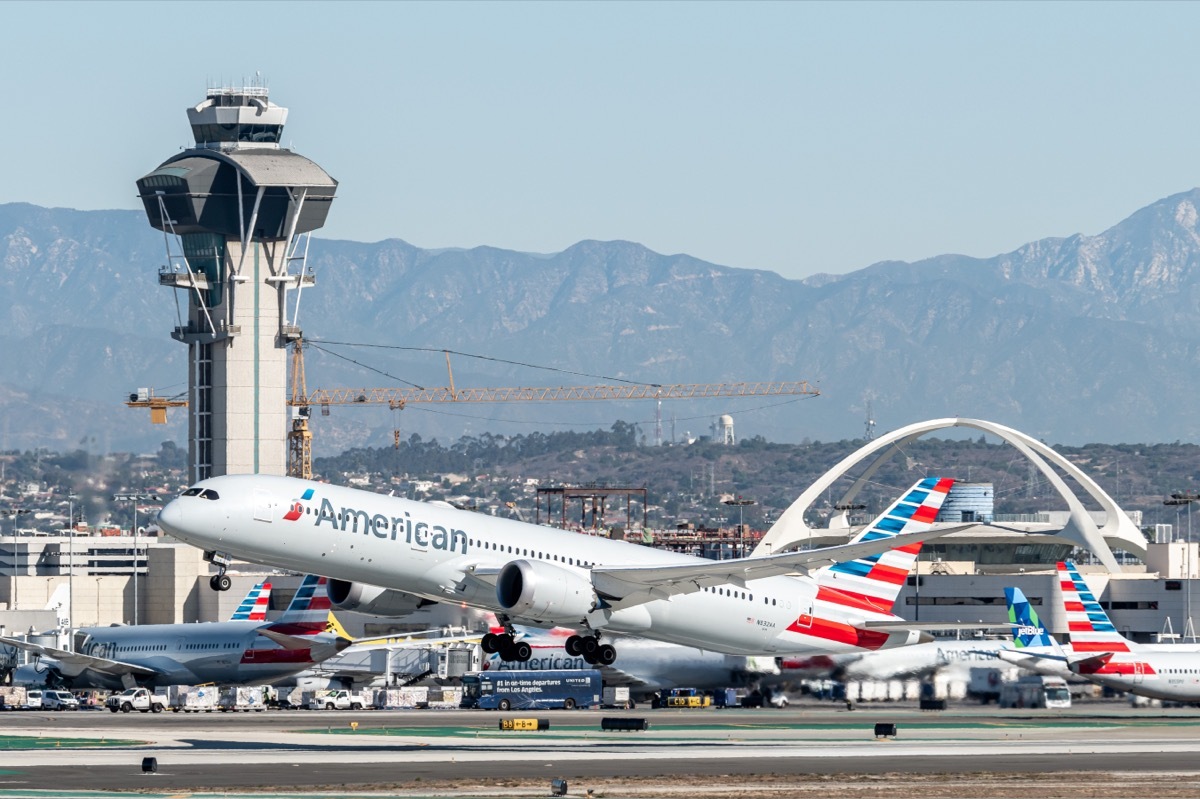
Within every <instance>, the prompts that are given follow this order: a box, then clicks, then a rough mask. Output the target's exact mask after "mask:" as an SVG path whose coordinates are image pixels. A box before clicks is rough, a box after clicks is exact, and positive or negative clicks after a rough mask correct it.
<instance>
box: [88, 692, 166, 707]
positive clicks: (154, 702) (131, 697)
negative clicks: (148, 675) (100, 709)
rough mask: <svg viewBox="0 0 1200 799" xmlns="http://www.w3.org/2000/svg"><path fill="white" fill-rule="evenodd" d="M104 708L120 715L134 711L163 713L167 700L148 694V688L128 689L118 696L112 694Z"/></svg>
mask: <svg viewBox="0 0 1200 799" xmlns="http://www.w3.org/2000/svg"><path fill="white" fill-rule="evenodd" d="M104 706H105V707H106V708H108V709H109V710H110V711H112V712H113V713H116V712H117V711H118V710H119V711H121V712H122V713H129V712H131V711H134V710H140V711H141V712H142V713H150V712H151V711H153V712H155V713H161V712H163V709H164V708H166V706H167V698H166V697H165V696H159V695H157V694H152V693H150V689H148V688H130V689H129V690H127V691H122V692H121V693H119V694H114V695H113V696H110V697H109V698H108V701H107V702H105V703H104Z"/></svg>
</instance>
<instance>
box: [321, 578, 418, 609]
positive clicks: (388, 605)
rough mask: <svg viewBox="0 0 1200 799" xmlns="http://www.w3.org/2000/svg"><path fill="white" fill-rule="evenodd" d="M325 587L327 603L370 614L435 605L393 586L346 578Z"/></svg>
mask: <svg viewBox="0 0 1200 799" xmlns="http://www.w3.org/2000/svg"><path fill="white" fill-rule="evenodd" d="M325 590H326V592H327V593H328V594H329V603H330V604H331V605H333V607H334V609H335V610H346V611H354V612H356V613H367V614H369V615H371V616H407V615H408V614H409V613H412V612H413V611H415V610H418V609H420V608H423V607H427V606H429V605H436V604H437V603H436V602H431V601H430V600H428V599H422V598H421V597H419V596H414V595H413V594H406V593H405V592H403V591H396V590H395V589H392V588H380V587H379V586H377V585H367V584H366V583H351V582H347V581H345V580H329V581H327V583H326V588H325Z"/></svg>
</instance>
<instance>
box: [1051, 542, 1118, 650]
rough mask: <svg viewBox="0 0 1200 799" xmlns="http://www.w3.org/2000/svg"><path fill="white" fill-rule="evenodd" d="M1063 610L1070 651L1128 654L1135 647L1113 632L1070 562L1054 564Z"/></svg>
mask: <svg viewBox="0 0 1200 799" xmlns="http://www.w3.org/2000/svg"><path fill="white" fill-rule="evenodd" d="M1058 580H1059V585H1060V586H1061V588H1062V597H1063V609H1064V610H1065V611H1066V613H1067V629H1068V630H1070V631H1071V649H1072V650H1074V651H1075V652H1078V653H1086V652H1131V651H1133V650H1134V649H1135V648H1136V644H1134V643H1133V642H1131V641H1129V640H1128V639H1127V638H1125V636H1123V635H1121V634H1120V633H1119V632H1117V628H1116V627H1115V626H1114V625H1113V623H1112V621H1110V620H1109V618H1108V614H1107V613H1106V612H1105V611H1104V608H1102V607H1100V602H1099V601H1098V600H1097V599H1096V597H1095V596H1094V595H1093V594H1092V589H1090V588H1088V584H1087V583H1085V582H1084V581H1083V577H1081V576H1080V574H1079V570H1078V569H1076V568H1075V564H1074V563H1072V562H1071V561H1067V562H1065V563H1059V564H1058Z"/></svg>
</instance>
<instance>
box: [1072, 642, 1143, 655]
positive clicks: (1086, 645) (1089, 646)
mask: <svg viewBox="0 0 1200 799" xmlns="http://www.w3.org/2000/svg"><path fill="white" fill-rule="evenodd" d="M1071 649H1072V650H1074V651H1075V652H1128V651H1129V647H1128V646H1126V645H1125V644H1124V643H1122V642H1121V641H1075V640H1072V641H1071Z"/></svg>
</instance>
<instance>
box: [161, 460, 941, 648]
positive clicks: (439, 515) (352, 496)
mask: <svg viewBox="0 0 1200 799" xmlns="http://www.w3.org/2000/svg"><path fill="white" fill-rule="evenodd" d="M159 524H160V526H161V527H162V528H163V529H164V530H166V531H167V532H169V533H171V534H172V535H175V536H177V537H178V538H180V539H182V540H184V541H187V542H189V543H191V544H194V545H195V546H198V547H202V548H204V549H208V550H216V551H222V552H227V553H230V554H232V555H235V556H238V557H241V558H245V559H248V560H252V561H257V562H261V563H267V564H271V565H274V566H278V567H283V568H289V569H294V570H296V571H305V572H313V573H319V574H323V575H326V576H328V577H331V578H337V579H341V580H351V581H358V582H362V583H367V584H371V585H378V586H384V587H387V588H393V589H396V590H400V591H405V592H408V593H411V594H415V595H417V596H420V597H423V598H426V599H429V600H432V601H440V602H445V601H453V602H460V603H463V604H466V605H470V606H473V607H477V608H481V609H485V610H490V611H493V612H496V613H505V608H503V607H502V606H501V605H500V604H499V602H498V599H497V595H496V589H495V587H494V586H493V585H491V584H489V583H488V582H487V581H486V580H483V579H478V578H476V577H474V576H473V575H475V574H477V573H486V572H488V571H489V570H490V571H492V572H493V573H494V571H495V570H497V569H500V568H502V567H504V566H505V565H506V564H508V563H510V562H513V561H527V562H536V563H538V564H544V565H546V566H550V567H553V568H554V569H555V570H561V572H562V573H565V574H567V576H568V577H569V578H570V579H572V580H580V581H584V582H586V583H587V584H588V585H590V580H591V578H590V570H591V569H599V568H604V567H628V566H661V565H669V564H694V563H704V564H712V565H713V566H714V571H715V569H716V568H717V566H716V564H715V563H714V562H713V561H705V560H703V559H701V558H696V557H692V556H688V555H680V554H676V553H671V552H665V551H661V550H655V549H650V548H647V547H644V546H640V545H637V544H632V543H628V542H624V541H613V540H609V539H605V538H597V537H592V536H585V535H578V534H575V533H569V532H564V531H561V530H556V529H553V528H548V527H541V526H537V525H531V524H526V523H524V522H519V521H515V520H510V519H498V518H495V517H491V516H484V515H481V514H476V513H470V512H466V511H460V510H456V509H454V508H449V507H442V506H438V505H431V504H426V503H421V502H414V501H411V500H407V499H403V498H399V497H390V496H382V495H379V494H374V493H371V492H365V491H359V490H356V489H351V488H345V487H340V486H332V485H327V484H322V483H314V482H310V481H304V480H297V479H293V478H287V477H271V476H263V475H242V476H225V477H216V478H212V479H209V480H205V481H203V482H202V483H199V484H198V485H197V486H195V487H193V488H192V489H190V490H189V491H188V492H186V493H185V495H184V496H181V497H179V498H177V499H175V500H173V501H172V502H171V503H169V504H168V505H167V506H166V507H165V508H164V509H163V510H162V511H161V512H160V514H159ZM555 573H559V572H558V571H556V572H555ZM508 615H509V618H510V620H511V621H513V622H517V623H528V624H533V625H542V626H550V624H549V623H547V622H548V620H547V619H544V618H543V619H533V618H519V617H518V618H514V617H512V615H511V614H508ZM600 615H601V616H602V618H597V617H593V616H591V615H589V617H588V619H587V624H588V625H590V626H592V627H593V628H599V629H603V630H611V631H614V632H619V633H627V634H633V635H643V636H645V637H648V638H653V639H656V640H660V641H669V642H672V643H679V644H685V645H688V646H696V647H700V648H705V649H711V650H715V651H719V652H723V653H726V654H742V655H775V654H787V653H802V652H810V651H814V650H816V651H823V652H844V651H861V650H865V649H882V648H886V647H890V646H900V645H904V644H908V643H913V642H915V641H916V640H917V638H918V634H917V633H916V632H914V631H910V630H902V631H896V632H883V631H876V630H868V629H865V628H863V627H861V626H855V625H856V623H860V622H862V621H866V620H889V621H895V620H896V617H895V616H893V615H891V614H888V613H880V612H878V611H876V610H874V609H872V608H870V607H868V606H864V607H862V608H850V609H847V607H845V606H844V605H838V604H833V603H829V602H825V601H822V600H821V599H820V598H819V596H818V590H817V585H816V583H815V581H813V580H812V579H809V578H797V577H786V576H784V577H769V578H766V579H760V580H751V581H748V582H747V583H746V584H745V585H744V586H739V585H723V586H715V587H711V588H705V589H703V590H697V591H695V592H693V593H688V594H677V595H675V596H672V597H671V598H670V599H654V600H650V601H648V602H645V603H643V604H639V605H634V606H632V607H628V608H623V609H618V610H611V611H605V612H603V613H602V614H600ZM553 621H554V622H557V623H560V624H573V625H574V624H579V625H582V624H583V622H584V620H583V619H578V620H564V619H554V620H553Z"/></svg>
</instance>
